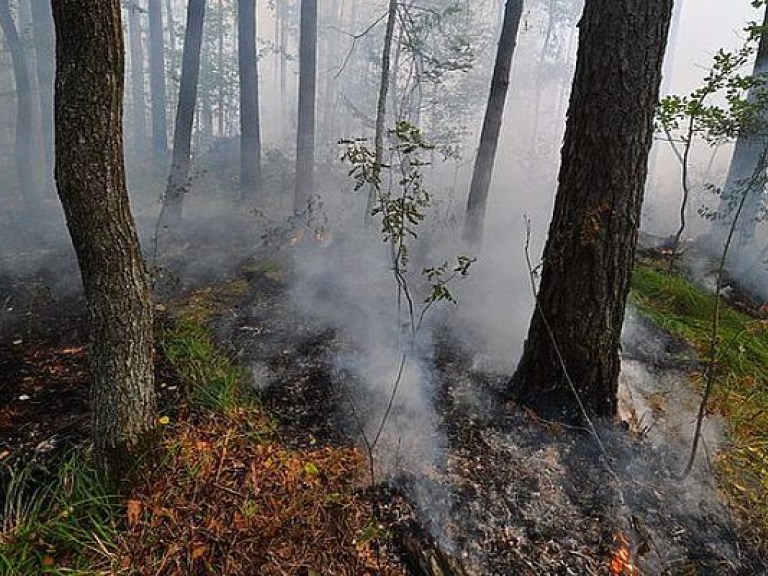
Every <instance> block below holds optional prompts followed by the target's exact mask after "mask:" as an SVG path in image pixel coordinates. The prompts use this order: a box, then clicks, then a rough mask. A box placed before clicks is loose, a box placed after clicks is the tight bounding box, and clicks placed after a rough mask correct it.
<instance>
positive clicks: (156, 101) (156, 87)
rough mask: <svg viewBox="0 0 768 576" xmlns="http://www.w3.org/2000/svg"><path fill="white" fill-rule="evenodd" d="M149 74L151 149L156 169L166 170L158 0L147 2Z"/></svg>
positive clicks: (166, 140) (161, 14)
mask: <svg viewBox="0 0 768 576" xmlns="http://www.w3.org/2000/svg"><path fill="white" fill-rule="evenodd" d="M149 74H150V90H151V93H152V94H151V96H152V148H153V150H154V153H155V154H154V156H155V161H156V164H157V166H158V167H160V168H163V169H165V168H166V158H167V156H168V116H167V110H166V105H167V104H166V98H165V41H164V38H163V11H162V6H161V5H160V1H159V0H150V2H149Z"/></svg>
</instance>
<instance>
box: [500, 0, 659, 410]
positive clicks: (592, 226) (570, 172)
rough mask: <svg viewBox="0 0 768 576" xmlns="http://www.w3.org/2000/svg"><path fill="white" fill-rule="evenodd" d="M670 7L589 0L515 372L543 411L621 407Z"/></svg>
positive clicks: (517, 386)
mask: <svg viewBox="0 0 768 576" xmlns="http://www.w3.org/2000/svg"><path fill="white" fill-rule="evenodd" d="M671 14H672V0H587V1H586V5H585V8H584V15H583V17H582V20H581V23H580V25H579V28H580V40H579V51H578V57H577V63H576V73H575V77H574V83H573V93H572V95H571V103H570V109H569V112H568V121H567V125H566V134H565V141H564V144H563V151H562V165H561V168H560V178H559V187H558V191H557V197H556V199H555V209H554V215H553V218H552V223H551V225H550V229H549V238H548V240H547V244H546V247H545V250H544V267H543V271H542V277H541V286H540V288H539V295H538V299H537V307H536V310H535V311H534V314H533V319H532V320H531V325H530V328H529V332H528V339H527V340H526V342H525V347H524V350H523V356H522V359H521V360H520V364H519V365H518V368H517V372H516V373H515V376H514V378H513V379H512V383H511V389H512V392H513V395H514V396H516V397H517V399H518V400H519V401H520V402H522V403H524V404H526V405H528V406H530V407H531V408H533V409H534V410H536V411H537V412H538V413H539V414H540V415H541V416H543V417H545V418H549V419H554V420H560V421H566V422H575V423H581V422H583V421H584V419H585V414H584V412H582V409H581V407H580V404H579V402H581V403H583V407H584V411H585V412H586V414H587V415H589V416H590V417H613V416H614V415H615V414H616V406H617V400H616V394H617V388H618V376H619V368H620V361H619V343H620V336H621V327H622V323H623V320H624V308H625V304H626V298H627V294H628V292H629V280H630V275H631V272H632V265H633V259H634V253H635V245H636V242H637V229H638V226H639V223H640V209H641V205H642V199H643V189H644V186H645V179H646V176H647V164H648V153H649V151H650V147H651V142H652V137H653V117H654V113H655V110H656V105H657V103H658V95H659V84H660V82H661V68H662V63H663V56H664V49H665V44H666V40H667V32H668V30H669V21H670V18H671ZM565 371H567V376H566V372H565ZM569 379H570V382H569ZM571 384H572V385H573V386H574V387H575V391H576V394H575V393H574V391H573V390H572V389H571ZM577 396H578V399H577Z"/></svg>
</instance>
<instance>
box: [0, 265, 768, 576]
mask: <svg viewBox="0 0 768 576" xmlns="http://www.w3.org/2000/svg"><path fill="white" fill-rule="evenodd" d="M240 272H241V274H242V275H243V276H245V277H246V278H247V279H248V280H249V282H250V286H251V291H250V292H249V294H248V295H247V296H245V297H244V298H243V299H242V301H240V302H239V303H238V304H237V305H236V306H233V307H232V308H231V309H229V310H227V311H226V312H224V313H222V314H221V315H220V316H219V317H218V319H217V320H216V321H215V323H214V325H215V329H216V332H217V334H218V335H219V338H220V340H221V342H222V344H223V346H225V347H226V348H228V349H229V351H230V352H231V353H232V354H233V355H234V357H236V358H237V359H238V360H239V361H241V362H243V363H244V364H246V365H248V366H249V367H250V368H251V370H252V375H253V382H254V386H255V387H256V388H257V389H258V390H260V392H261V396H262V398H263V402H264V404H265V407H266V408H267V409H268V410H269V411H270V412H271V413H272V414H273V415H274V416H275V417H276V418H277V420H278V422H279V424H280V426H279V431H280V432H279V433H280V434H281V437H282V438H283V440H284V442H286V443H287V444H288V445H289V446H294V447H296V448H305V447H314V446H317V445H324V444H326V445H327V444H330V445H342V444H349V443H350V442H352V441H353V440H354V438H355V437H356V434H355V430H354V426H351V425H350V416H349V403H348V402H347V399H346V398H345V390H346V388H343V387H342V386H340V384H339V382H338V378H339V376H340V375H339V372H338V369H337V367H336V365H335V363H334V358H335V357H336V355H337V354H338V353H339V352H340V351H341V350H345V349H348V348H349V347H353V343H350V342H349V341H347V340H346V339H345V338H344V336H343V335H339V334H337V333H336V332H335V331H334V330H333V329H332V327H330V326H327V325H324V324H323V323H322V322H319V321H317V320H316V319H312V318H307V317H306V316H305V315H304V314H303V313H301V312H300V311H299V309H298V308H297V307H296V306H295V305H294V304H293V303H292V301H291V299H290V296H289V294H288V292H287V291H286V288H285V283H284V281H283V280H282V279H281V278H280V277H279V276H278V275H275V274H271V273H265V272H264V271H263V270H257V269H254V268H253V267H252V266H249V265H246V266H243V267H242V268H241V270H240ZM35 278H37V280H35ZM29 286H37V287H39V288H40V290H30V289H29ZM44 286H45V280H44V279H42V280H41V279H40V277H34V276H33V277H25V278H3V279H0V288H1V289H0V293H2V294H4V296H3V298H4V299H5V303H4V306H3V317H2V322H0V330H2V341H1V344H0V370H2V372H0V373H1V374H2V380H0V394H1V395H2V398H3V399H4V400H3V403H2V406H0V462H11V461H12V460H14V459H16V458H18V457H20V455H21V454H26V455H29V454H37V453H45V452H47V451H50V450H52V449H54V448H56V447H64V446H68V445H72V444H76V443H78V442H79V441H80V440H82V439H83V438H84V437H85V436H86V435H87V426H88V420H87V392H86V388H87V381H88V374H87V366H86V363H85V349H84V348H83V342H84V341H85V338H86V333H85V328H84V321H83V320H84V306H83V302H82V300H81V299H80V298H79V297H78V296H72V297H67V298H65V299H64V300H60V299H57V298H55V297H54V296H53V295H52V293H50V292H49V291H46V290H45V289H44ZM644 329H646V330H653V327H649V326H645V327H644ZM641 341H648V340H647V339H645V340H643V339H641ZM659 341H661V342H664V341H663V339H660V340H659ZM436 342H437V345H436V353H435V354H434V356H433V357H432V358H431V360H430V361H431V362H432V365H433V370H434V373H435V380H436V381H437V382H438V386H437V389H436V393H437V398H436V401H437V405H438V413H439V414H440V418H439V430H437V431H435V433H436V434H442V435H444V443H443V450H442V452H441V453H440V456H439V458H438V459H437V460H436V462H430V463H429V465H425V466H423V467H421V468H420V467H418V466H414V467H410V468H409V469H408V470H407V471H404V470H402V469H400V470H398V471H397V473H395V474H393V475H392V476H391V477H390V478H389V480H388V481H387V482H386V490H384V492H382V493H381V494H379V496H378V500H379V507H380V511H381V515H382V516H381V517H382V520H383V522H384V523H385V526H386V527H387V528H388V529H389V531H390V533H391V534H392V535H393V537H394V538H395V540H396V543H397V544H399V545H400V546H401V547H402V551H403V552H404V553H406V554H410V555H411V563H412V566H414V568H413V569H414V573H428V574H437V573H440V572H437V571H436V570H434V569H426V568H424V566H425V562H424V561H423V560H424V558H423V557H422V558H419V557H418V556H419V554H423V550H427V549H429V546H428V545H427V544H428V543H429V542H434V543H435V544H436V545H437V547H438V548H439V551H436V552H433V556H432V558H433V559H434V558H438V560H434V562H433V563H440V562H443V563H444V566H443V568H442V570H443V572H442V573H444V574H450V573H456V574H462V573H463V574H478V575H480V574H482V575H487V576H492V575H508V574H520V575H523V576H524V575H528V574H530V575H539V574H563V575H569V574H633V573H635V574H638V573H642V574H669V575H678V574H680V575H682V574H702V575H706V574H712V575H715V574H718V575H719V574H723V575H727V574H734V575H736V574H744V575H747V574H762V573H766V570H768V569H767V568H766V564H765V562H764V560H761V559H760V558H757V557H754V556H753V555H751V553H750V550H749V549H745V548H743V545H742V540H741V539H740V537H739V535H738V534H737V533H736V531H735V530H734V528H733V524H732V522H731V521H730V518H729V514H728V510H727V509H726V508H725V506H724V505H723V504H721V503H720V502H719V501H718V495H717V490H716V488H715V487H714V486H713V481H712V479H711V470H710V469H709V468H708V467H706V465H705V466H703V467H702V468H701V469H699V470H698V471H697V474H696V475H695V476H694V477H693V478H692V479H689V480H686V481H682V480H680V479H679V478H678V477H677V473H678V472H679V471H680V470H681V468H682V466H681V454H680V451H679V450H678V449H677V448H678V442H677V439H675V441H674V442H671V441H670V442H666V443H665V442H664V441H663V439H664V434H663V427H662V426H660V425H659V426H657V427H656V428H655V430H654V431H655V433H656V434H657V435H656V436H654V435H652V434H649V433H641V432H638V431H631V430H629V429H628V428H627V427H621V426H612V425H605V424H600V425H598V428H597V430H596V431H597V433H598V434H599V436H600V439H601V442H602V444H603V448H602V449H601V448H600V445H599V444H598V442H597V441H596V440H595V438H594V436H593V434H592V432H591V431H585V430H573V429H567V428H563V427H561V426H559V425H556V424H552V423H548V422H543V421H541V420H538V419H537V418H535V417H534V416H533V415H531V414H528V413H526V412H524V411H522V410H519V409H517V408H516V407H514V406H511V405H509V404H507V403H506V402H505V400H504V395H503V388H504V385H505V383H506V378H507V376H506V375H503V374H491V373H487V372H482V371H478V370H476V369H475V368H474V365H473V359H472V351H470V350H466V349H465V348H464V347H463V346H462V345H460V344H459V343H457V342H456V341H455V340H453V339H452V338H450V337H449V336H448V335H447V334H443V335H441V336H439V337H437V338H436ZM686 354H687V353H686V350H685V349H684V347H683V346H682V345H681V344H680V343H676V342H666V343H664V344H663V345H662V346H661V347H654V348H653V349H637V350H634V351H632V350H628V351H627V358H630V357H632V358H633V361H634V362H636V363H637V364H638V365H640V366H642V367H643V369H644V370H645V372H644V376H643V377H644V378H645V377H646V376H647V375H650V379H651V380H653V381H654V382H656V381H657V380H658V382H663V383H667V384H669V385H670V386H673V387H674V386H682V385H683V383H682V380H681V379H679V378H678V379H677V380H676V379H675V378H676V376H675V374H677V372H675V371H676V370H681V369H685V368H686V366H687V362H689V361H690V358H689V357H688V356H687V355H686ZM633 355H634V356H633ZM680 374H682V372H680ZM654 379H655V380H654ZM346 385H351V383H350V382H346ZM660 438H661V440H659V439H660ZM427 532H429V534H427ZM624 540H626V541H627V543H628V546H627V549H628V554H629V561H630V563H631V566H630V565H623V564H619V565H618V570H617V569H616V564H615V562H616V554H617V551H620V550H621V549H622V548H623V545H622V543H623V541H624ZM414 541H415V544H414ZM418 549H421V550H422V552H419V551H418ZM415 550H416V551H415ZM440 551H442V555H441V552H440ZM451 558H452V559H451ZM612 561H614V566H613V568H612V566H611V562H612ZM417 565H421V568H417V567H416V566H417ZM634 566H636V567H637V571H635V572H633V571H632V570H635V568H634Z"/></svg>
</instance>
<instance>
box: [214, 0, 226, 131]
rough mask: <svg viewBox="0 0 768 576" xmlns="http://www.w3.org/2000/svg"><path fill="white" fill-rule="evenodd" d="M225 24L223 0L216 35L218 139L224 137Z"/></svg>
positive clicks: (220, 0) (222, 0)
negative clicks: (217, 33)
mask: <svg viewBox="0 0 768 576" xmlns="http://www.w3.org/2000/svg"><path fill="white" fill-rule="evenodd" d="M225 24H226V22H225V18H224V0H219V30H218V32H219V35H218V48H217V50H218V65H219V86H218V91H217V92H218V93H217V96H218V110H216V115H217V130H218V133H219V137H223V136H224V118H225V115H226V112H225V111H226V90H225V89H224V86H225V85H226V82H227V75H226V72H225V71H224V25H225Z"/></svg>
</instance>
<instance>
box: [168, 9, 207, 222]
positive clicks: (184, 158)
mask: <svg viewBox="0 0 768 576" xmlns="http://www.w3.org/2000/svg"><path fill="white" fill-rule="evenodd" d="M204 21H205V0H189V4H187V29H186V32H185V34H184V49H183V55H182V62H181V85H180V87H179V106H178V109H177V111H176V123H175V128H174V131H173V159H172V160H171V174H170V176H169V178H168V188H167V189H166V191H165V206H164V208H165V211H166V213H165V214H164V222H163V224H165V225H168V226H169V227H171V228H175V227H176V226H177V225H178V224H179V223H180V222H181V217H182V212H183V208H184V194H185V193H186V191H187V189H188V188H189V169H190V161H191V153H192V127H193V124H194V120H195V107H196V105H197V80H198V78H199V76H200V48H201V46H202V43H203V22H204Z"/></svg>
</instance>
